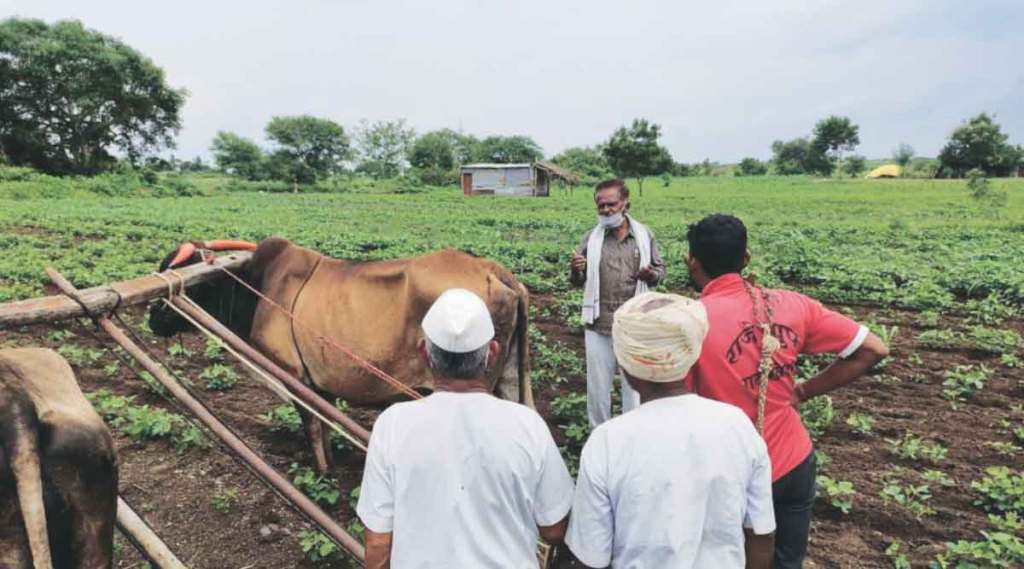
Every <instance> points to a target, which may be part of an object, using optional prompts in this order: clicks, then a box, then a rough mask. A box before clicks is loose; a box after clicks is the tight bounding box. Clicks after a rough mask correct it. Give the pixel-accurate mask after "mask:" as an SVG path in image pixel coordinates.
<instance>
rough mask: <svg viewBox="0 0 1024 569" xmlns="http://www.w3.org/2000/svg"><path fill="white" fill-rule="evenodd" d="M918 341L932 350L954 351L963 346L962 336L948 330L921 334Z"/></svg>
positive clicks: (929, 331) (927, 331) (943, 329)
mask: <svg viewBox="0 0 1024 569" xmlns="http://www.w3.org/2000/svg"><path fill="white" fill-rule="evenodd" d="M917 341H918V343H919V344H921V345H922V346H924V347H926V348H929V349H932V350H953V349H957V348H959V347H961V346H962V345H963V340H962V339H961V337H960V335H959V334H957V333H956V332H954V331H952V330H950V329H948V328H942V329H938V330H926V331H924V332H921V333H920V334H918V335H917Z"/></svg>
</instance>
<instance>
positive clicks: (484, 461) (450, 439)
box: [356, 392, 573, 569]
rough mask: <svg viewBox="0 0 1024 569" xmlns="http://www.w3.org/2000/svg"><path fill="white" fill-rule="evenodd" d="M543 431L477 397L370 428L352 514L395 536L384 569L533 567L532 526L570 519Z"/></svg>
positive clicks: (443, 399)
mask: <svg viewBox="0 0 1024 569" xmlns="http://www.w3.org/2000/svg"><path fill="white" fill-rule="evenodd" d="M572 490H573V485H572V478H570V476H569V472H568V471H567V470H566V467H565V463H564V462H563V461H562V457H561V455H559V453H558V447H557V446H556V445H555V441H554V439H553V438H552V437H551V433H550V431H548V427H547V425H546V424H545V423H544V421H543V420H542V419H541V418H540V416H539V415H537V413H536V412H535V411H533V410H531V409H529V408H528V407H525V406H523V405H519V404H516V403H512V402H509V401H503V400H501V399H497V398H496V397H493V396H491V395H487V394H484V393H448V392H437V393H434V394H432V395H430V396H429V397H427V398H425V399H423V400H420V401H412V402H407V403H398V404H395V405H392V406H391V407H390V408H389V409H387V410H386V411H384V413H382V414H381V415H380V417H379V418H378V419H377V421H376V423H375V424H374V426H373V434H372V436H371V438H370V448H369V453H368V455H367V457H366V467H365V469H364V471H363V483H362V489H361V491H360V496H359V504H358V506H357V508H356V512H357V513H358V515H359V518H360V519H361V520H362V521H363V524H364V525H365V526H366V527H367V528H369V529H371V530H373V531H376V532H393V533H394V535H393V543H392V549H391V566H392V567H394V568H396V569H403V568H406V567H423V568H426V567H445V568H449V567H474V568H476V567H495V568H498V567H500V568H515V569H518V568H522V569H537V537H538V530H537V526H550V525H554V524H555V523H557V522H559V521H561V520H562V519H563V518H564V517H565V516H566V514H568V513H569V507H570V505H571V503H572Z"/></svg>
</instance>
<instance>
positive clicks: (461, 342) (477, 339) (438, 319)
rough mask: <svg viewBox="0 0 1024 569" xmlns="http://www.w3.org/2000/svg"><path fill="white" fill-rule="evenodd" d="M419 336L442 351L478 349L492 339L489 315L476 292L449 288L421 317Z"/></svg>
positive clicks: (465, 351)
mask: <svg viewBox="0 0 1024 569" xmlns="http://www.w3.org/2000/svg"><path fill="white" fill-rule="evenodd" d="M423 333H424V334H426V336H427V338H429V339H430V343H432V344H434V345H435V346H437V347H438V348H441V349H442V350H444V351H446V352H453V353H456V354H464V353H467V352H472V351H474V350H478V349H480V348H481V347H483V346H484V345H486V344H487V342H490V341H491V339H492V338H494V324H493V323H492V322H491V312H490V311H489V310H488V309H487V305H486V304H484V301H483V300H482V299H481V298H480V297H479V296H477V295H476V293H474V292H471V291H468V290H466V289H464V288H452V289H448V290H446V291H444V293H442V294H441V296H439V297H437V300H435V301H434V304H433V306H431V307H430V310H428V311H427V315H426V316H424V317H423Z"/></svg>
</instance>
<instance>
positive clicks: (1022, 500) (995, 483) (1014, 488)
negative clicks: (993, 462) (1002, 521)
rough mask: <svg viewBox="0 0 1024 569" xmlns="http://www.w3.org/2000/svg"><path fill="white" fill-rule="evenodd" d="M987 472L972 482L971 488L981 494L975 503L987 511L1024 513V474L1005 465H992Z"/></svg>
mask: <svg viewBox="0 0 1024 569" xmlns="http://www.w3.org/2000/svg"><path fill="white" fill-rule="evenodd" d="M985 473H986V474H987V476H985V477H983V478H982V479H981V480H975V481H974V482H971V488H973V489H974V491H975V492H977V493H978V494H980V497H979V498H978V499H977V500H975V501H974V504H975V505H976V506H981V507H982V509H984V510H985V511H986V512H993V513H997V514H1001V513H1008V512H1013V513H1016V514H1018V515H1024V476H1022V475H1021V473H1019V472H1016V471H1013V470H1010V469H1009V468H1007V467H1005V466H990V467H988V468H986V469H985Z"/></svg>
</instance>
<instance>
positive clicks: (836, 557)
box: [0, 298, 1024, 569]
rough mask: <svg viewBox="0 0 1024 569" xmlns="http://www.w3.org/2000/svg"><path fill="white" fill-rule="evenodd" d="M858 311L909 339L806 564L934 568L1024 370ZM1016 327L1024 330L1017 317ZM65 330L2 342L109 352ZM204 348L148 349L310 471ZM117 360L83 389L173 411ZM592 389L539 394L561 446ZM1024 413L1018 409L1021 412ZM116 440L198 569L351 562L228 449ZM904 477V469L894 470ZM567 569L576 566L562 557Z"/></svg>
mask: <svg viewBox="0 0 1024 569" xmlns="http://www.w3.org/2000/svg"><path fill="white" fill-rule="evenodd" d="M545 301H546V299H544V298H539V299H535V303H536V304H541V305H543V304H544V303H545ZM848 311H850V312H852V313H853V314H854V315H855V316H856V317H857V318H859V319H864V320H874V321H876V322H879V323H882V324H886V325H896V326H899V333H898V335H897V336H896V338H895V341H894V342H893V345H892V348H893V355H892V357H891V358H890V361H889V363H888V365H887V366H886V367H884V368H883V369H882V370H879V371H877V372H875V373H874V374H872V375H871V376H870V377H867V378H863V379H862V380H860V381H859V382H857V383H855V384H854V385H853V386H851V387H848V388H847V389H845V390H843V391H841V392H839V393H835V394H833V400H834V407H835V412H836V413H835V414H836V418H835V421H834V422H833V424H832V426H831V427H830V428H829V429H828V431H827V432H826V434H825V435H824V436H822V437H821V438H820V439H819V440H818V441H817V448H818V449H819V450H822V451H825V452H826V453H827V454H828V455H829V456H830V457H831V459H832V463H831V464H830V465H828V466H826V467H824V468H823V469H822V470H823V471H824V473H826V474H829V475H830V476H832V477H834V478H837V479H843V480H850V481H851V482H853V485H854V488H855V489H856V491H857V495H856V497H855V499H854V505H853V509H852V511H851V512H850V513H849V514H845V515H844V514H842V513H840V512H839V511H838V510H836V509H834V508H832V507H831V506H829V505H828V504H826V503H825V502H824V501H823V500H820V499H819V501H818V504H817V506H816V508H815V522H814V526H813V530H812V536H811V543H810V548H809V550H810V555H809V560H808V563H807V566H808V567H840V568H847V567H851V568H853V567H858V568H859V567H890V566H891V562H890V561H889V560H888V558H887V557H886V556H885V555H884V553H883V552H884V550H885V548H886V547H887V546H888V545H889V544H890V543H891V542H892V541H893V540H894V539H899V540H901V541H902V542H903V543H904V544H905V546H904V550H905V551H907V550H909V555H910V557H911V560H912V561H914V562H915V566H917V565H918V564H925V563H926V562H927V560H929V559H930V558H931V557H932V556H933V555H934V554H935V553H936V552H937V551H938V548H939V546H940V545H941V544H942V543H943V542H946V541H952V540H957V539H976V538H978V537H979V534H978V532H979V531H980V530H982V529H985V528H986V527H987V526H988V520H987V518H986V515H985V513H984V512H983V511H981V510H980V509H979V508H978V507H977V506H975V505H973V503H972V502H973V501H974V500H975V499H976V497H977V496H976V494H975V493H974V492H973V491H972V490H971V487H970V482H971V481H972V480H977V479H979V478H981V477H982V476H983V475H984V469H985V468H986V467H988V466H992V465H1009V466H1011V467H1013V468H1016V469H1021V468H1022V467H1024V457H1022V456H1021V454H1020V453H1017V454H1016V455H1014V456H1009V457H1008V456H1001V455H1000V454H999V453H998V452H997V451H996V450H995V449H994V448H992V447H990V446H987V445H986V443H987V442H997V441H999V442H1011V441H1013V435H1012V433H1011V432H1010V430H1009V429H1008V428H1006V427H1005V426H1004V422H1009V424H1010V425H1013V426H1020V425H1021V424H1022V423H1021V420H1022V417H1024V415H1022V413H1021V412H1020V411H1019V409H1020V407H1019V405H1020V404H1021V403H1022V398H1024V383H1022V382H1024V370H1021V369H1010V368H1007V367H1005V366H1002V365H1000V363H999V359H998V358H997V357H992V356H989V355H984V354H978V353H973V352H968V351H962V350H950V351H935V350H930V349H925V348H924V347H922V346H920V345H919V344H918V343H917V341H916V337H917V335H918V334H919V333H920V332H921V331H923V328H921V327H919V326H918V324H917V323H916V320H915V318H916V314H915V313H912V312H905V311H898V310H884V309H869V308H864V307H851V308H849V309H848ZM538 312H539V313H541V314H543V313H544V312H545V311H538ZM127 317H128V318H129V319H130V320H131V321H133V322H134V323H135V324H138V323H139V322H140V321H141V320H142V318H143V314H142V312H141V310H138V309H136V310H133V311H131V312H129V313H128V314H127ZM535 324H536V325H537V326H538V327H539V328H540V329H541V331H543V332H544V333H545V335H546V336H547V338H548V341H558V342H562V343H564V344H565V345H567V346H569V347H570V348H571V349H573V350H575V351H576V352H577V353H578V354H579V355H580V356H581V357H582V355H583V345H582V337H581V335H580V334H576V333H574V332H573V331H572V330H570V329H569V328H567V327H566V325H565V324H564V323H563V322H561V321H560V320H557V319H551V318H545V317H541V318H539V319H537V321H535ZM942 325H943V326H944V327H954V328H955V327H959V326H962V325H963V323H961V322H959V321H958V320H956V319H947V320H945V321H944V322H943V323H942ZM1005 326H1009V327H1012V328H1014V329H1016V330H1018V331H1024V324H1022V322H1020V321H1015V322H1012V323H1008V324H1006V325H1005ZM135 328H136V329H138V328H139V327H138V326H135ZM54 329H55V328H53V327H43V326H37V327H30V328H24V329H21V330H16V331H0V345H8V346H11V345H36V346H39V345H43V346H49V347H52V348H55V349H56V348H59V347H60V346H61V345H62V344H67V343H73V344H75V345H77V346H79V347H82V348H87V349H105V348H107V346H108V344H107V343H106V342H105V341H104V338H103V337H102V335H101V334H100V333H99V332H96V331H94V330H93V329H92V325H91V324H83V323H74V324H72V323H68V324H67V329H69V330H71V331H73V332H74V333H75V334H76V336H75V337H72V338H69V339H67V340H64V341H61V342H55V341H51V340H50V339H47V337H46V336H47V333H48V332H51V331H52V330H54ZM179 341H180V342H182V343H184V345H185V346H187V347H188V348H189V349H191V350H192V351H193V352H194V354H195V355H193V356H191V357H188V358H181V357H171V356H170V355H169V354H168V352H167V350H168V348H169V347H170V346H171V345H172V344H174V343H177V342H179ZM203 344H204V342H203V339H202V338H201V337H200V336H199V335H198V334H188V335H184V336H182V337H181V338H180V339H179V340H171V341H165V340H158V339H154V338H152V337H149V338H147V339H146V345H147V347H148V348H149V349H150V351H151V353H154V354H156V355H157V356H158V357H160V358H161V359H163V360H164V361H167V362H168V363H169V364H170V365H171V367H172V368H173V369H174V370H176V371H178V372H180V373H181V374H182V375H183V376H185V377H188V378H191V379H192V381H194V382H195V388H194V389H195V391H196V392H197V393H198V394H199V395H200V396H201V398H202V399H203V400H204V402H205V403H206V404H207V405H208V406H209V407H210V408H211V409H213V410H214V411H215V412H216V413H217V414H218V415H219V416H220V417H221V418H222V420H223V421H224V422H225V423H227V424H228V425H230V426H231V428H233V429H234V430H235V431H236V432H237V433H238V434H239V435H240V436H241V437H242V438H243V440H245V441H247V443H248V444H249V445H251V446H252V447H253V448H254V449H255V450H256V451H257V452H258V453H260V454H261V455H262V456H264V457H265V458H266V459H267V461H268V462H270V463H271V464H272V465H273V466H275V467H276V468H277V469H278V470H279V471H282V472H286V471H287V470H288V468H289V466H290V465H291V464H292V463H299V464H304V465H312V460H311V455H310V452H309V450H308V448H307V446H306V444H305V441H304V440H303V437H302V435H301V434H294V435H293V434H288V433H280V432H272V431H271V430H270V428H269V424H268V423H267V422H266V421H264V420H263V419H261V418H260V417H259V415H261V414H263V413H265V412H267V411H269V410H270V409H272V408H274V407H276V406H278V405H280V404H281V403H282V402H281V401H280V400H279V399H277V398H276V397H275V396H274V395H272V394H271V393H270V392H268V391H266V390H265V389H264V388H262V387H260V386H259V385H258V384H256V383H255V382H254V381H252V380H251V379H249V378H248V376H246V375H244V374H243V373H242V370H241V368H237V369H238V371H239V375H240V377H242V380H241V381H240V382H239V383H238V384H237V385H236V386H234V387H233V388H232V389H230V390H228V391H226V392H214V391H208V390H205V389H203V388H202V383H203V382H202V381H201V380H199V379H198V376H199V373H200V372H201V371H202V370H203V369H204V367H205V366H206V365H208V364H209V362H208V360H206V359H205V358H204V357H203V356H202V353H203ZM914 356H916V358H919V360H917V359H916V358H915V357H914ZM114 359H115V357H114V354H113V353H112V352H111V351H110V350H109V349H108V350H107V352H106V353H105V354H104V355H103V357H102V358H101V359H100V361H99V363H96V364H88V365H81V366H76V372H77V374H78V379H79V381H80V383H81V385H82V388H83V390H84V391H86V392H92V391H96V390H98V389H100V388H106V389H109V390H111V391H114V392H116V393H119V394H124V395H134V396H135V397H136V400H135V403H137V404H142V403H145V404H150V405H154V406H159V407H164V408H167V409H169V410H172V411H176V409H174V408H173V406H171V405H170V404H169V403H168V402H167V401H166V400H164V399H163V398H161V397H160V396H158V395H156V394H155V393H153V392H152V391H151V390H149V389H147V388H146V386H145V385H144V383H143V382H142V381H140V380H139V379H138V378H137V377H136V376H135V375H134V374H133V373H132V372H131V371H129V370H127V369H125V368H124V366H121V368H120V369H119V370H118V371H117V372H116V373H114V374H113V375H111V376H109V377H108V376H107V375H105V374H104V372H103V366H104V365H105V364H107V363H110V362H112V361H114ZM915 361H919V363H914V362H915ZM979 363H985V364H986V365H988V366H989V367H991V368H992V369H994V370H995V373H994V374H993V379H992V381H991V382H990V383H989V385H988V387H987V388H986V389H985V390H984V391H983V392H980V393H978V394H976V395H975V396H974V397H973V398H971V399H970V400H969V401H968V402H966V403H962V404H960V405H958V408H957V409H953V408H952V407H951V405H950V403H949V402H948V401H946V400H945V399H943V398H942V397H941V392H942V385H941V384H942V382H943V380H944V379H945V378H944V374H945V372H946V371H947V370H948V369H950V368H952V367H954V366H956V365H962V364H979ZM584 389H585V378H584V377H571V378H569V381H568V382H567V383H566V384H562V385H559V386H557V388H555V387H542V388H541V389H538V390H537V391H536V393H535V396H536V399H537V409H538V411H539V412H540V413H541V414H542V415H543V416H544V417H546V418H547V420H548V421H549V424H550V425H551V429H552V432H554V433H555V435H556V438H559V439H560V440H561V430H560V429H559V428H558V426H557V424H556V421H555V419H554V417H552V415H551V414H550V413H549V406H550V403H551V401H552V400H553V399H554V398H556V397H558V396H559V395H561V394H564V393H567V392H570V391H575V392H581V391H584ZM1015 405H1016V406H1017V409H1018V410H1017V411H1015V410H1014V409H1013V407H1012V406H1015ZM851 412H859V413H866V414H870V415H872V416H874V417H875V418H876V419H877V423H876V424H875V426H874V429H873V432H872V433H870V434H869V435H857V434H855V433H853V432H852V431H851V429H850V428H849V427H848V426H847V425H846V423H845V420H846V417H847V416H848V415H849V414H850V413H851ZM353 414H354V415H356V416H357V417H358V418H360V419H361V420H362V422H363V424H366V425H371V424H372V421H373V418H374V417H375V415H376V412H375V411H367V410H354V411H353ZM905 432H913V433H915V434H917V435H919V436H921V437H924V438H926V439H930V440H933V441H937V442H940V443H941V444H942V445H944V446H946V447H947V448H948V449H949V454H948V456H947V458H946V459H945V460H944V461H942V462H940V463H939V464H937V465H935V466H934V467H933V466H930V465H925V464H924V463H923V462H909V461H905V460H901V459H898V458H896V457H894V456H893V455H892V454H891V452H890V450H889V444H888V443H887V442H886V440H885V439H887V438H898V437H900V436H902V434H903V433H905ZM115 440H116V444H117V447H118V453H119V460H120V486H121V493H122V495H123V496H124V498H125V499H126V500H127V501H128V502H129V503H131V504H132V505H133V506H134V507H135V508H136V509H138V510H139V512H140V514H142V515H144V517H145V518H146V519H147V521H148V522H149V523H150V524H151V525H152V526H153V527H154V528H155V529H156V531H157V532H158V533H159V534H160V535H161V536H162V537H163V538H164V539H165V540H166V541H167V542H168V543H169V545H170V546H171V547H172V549H173V550H174V551H176V552H177V554H178V555H179V556H180V557H181V559H182V560H183V561H184V562H186V563H187V564H188V565H189V566H190V567H194V568H196V569H222V568H247V569H248V568H275V569H276V568H281V567H304V568H306V567H317V566H321V567H324V566H329V567H342V566H346V562H345V561H342V560H335V561H331V562H327V563H324V562H321V563H319V564H316V563H313V562H311V561H308V560H306V559H305V558H304V556H303V553H302V551H301V549H300V545H299V542H300V538H299V534H300V532H302V531H304V530H309V529H312V526H311V525H310V524H309V523H308V522H307V521H306V520H305V519H304V518H303V517H302V516H301V515H299V514H297V513H296V512H294V511H293V510H292V509H290V507H289V506H287V505H286V504H285V502H283V501H282V500H281V499H279V498H278V497H277V496H276V495H275V494H274V493H273V492H272V491H271V490H269V489H268V488H267V487H265V486H264V485H263V484H262V483H261V482H259V481H258V480H257V479H256V478H255V477H254V476H253V475H251V474H249V473H248V472H247V471H246V470H245V469H244V468H243V467H242V466H240V465H239V464H238V463H237V462H236V461H235V460H234V459H232V458H231V457H230V456H229V455H228V454H226V453H225V452H223V451H221V450H220V449H219V448H218V447H216V446H214V447H213V448H211V449H209V450H198V451H197V450H193V451H190V452H188V453H186V454H183V455H178V454H176V453H175V450H174V448H173V447H172V446H171V445H170V444H169V443H168V442H164V441H150V442H146V443H139V442H136V441H133V440H132V439H130V438H128V437H126V436H124V435H123V434H120V433H116V432H115ZM336 459H337V461H338V466H337V467H336V468H335V470H334V472H333V475H334V476H335V477H336V478H337V479H338V480H339V482H340V487H341V490H342V500H341V501H340V502H339V504H338V505H337V506H336V507H333V508H330V509H329V511H330V512H331V513H332V514H333V515H335V516H336V517H337V518H338V519H340V520H342V521H343V522H344V523H345V524H347V523H348V522H349V521H350V520H351V519H352V518H353V512H352V510H351V507H350V506H349V503H348V499H347V497H348V494H349V492H350V491H351V490H352V489H353V488H355V487H356V486H357V485H358V484H359V481H360V477H361V468H362V460H363V458H362V456H361V454H359V453H358V452H357V451H350V452H339V453H336ZM896 467H903V468H904V469H905V470H903V471H901V472H899V473H897V472H896V471H895V470H894V469H895V468H896ZM926 467H927V468H937V469H940V470H942V471H944V472H946V473H947V474H949V475H950V476H951V477H952V478H953V479H954V480H955V481H956V485H955V486H951V487H936V485H932V493H933V498H932V499H931V501H930V503H929V505H930V506H931V507H933V508H934V509H935V510H936V514H935V515H933V516H929V517H925V518H922V519H920V520H918V519H915V518H914V516H913V515H911V514H910V513H909V512H907V511H905V510H902V509H901V508H900V507H899V506H896V505H892V504H890V505H886V504H885V503H884V502H883V500H882V499H881V498H880V496H879V491H880V490H881V488H882V480H883V479H884V478H886V477H887V476H888V477H892V476H895V477H897V478H900V479H902V480H904V481H907V482H909V481H915V482H917V476H916V471H917V470H919V469H922V468H926ZM917 483H920V482H917ZM228 489H237V491H238V495H239V498H238V501H237V503H236V504H234V505H233V506H232V507H231V508H230V509H229V510H228V511H227V512H221V511H218V510H217V509H216V508H215V507H214V506H213V503H212V501H211V498H212V496H214V495H215V494H216V493H218V492H223V491H225V490H228ZM118 549H119V559H118V563H117V566H118V567H125V568H127V567H138V566H140V565H141V559H140V558H139V556H138V555H137V554H136V553H135V552H134V551H133V550H132V549H131V548H130V546H127V545H126V543H125V542H123V540H121V539H120V538H119V547H118ZM562 566H563V567H575V566H576V565H575V564H574V563H572V562H571V561H565V562H563V564H562Z"/></svg>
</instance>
